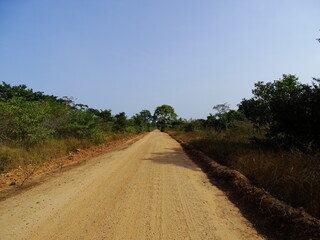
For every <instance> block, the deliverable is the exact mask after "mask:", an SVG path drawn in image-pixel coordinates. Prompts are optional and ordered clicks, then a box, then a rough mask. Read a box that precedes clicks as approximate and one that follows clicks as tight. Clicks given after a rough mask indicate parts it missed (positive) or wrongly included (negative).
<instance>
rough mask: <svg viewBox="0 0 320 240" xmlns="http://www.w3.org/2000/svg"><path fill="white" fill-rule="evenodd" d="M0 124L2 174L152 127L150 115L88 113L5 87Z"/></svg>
mask: <svg viewBox="0 0 320 240" xmlns="http://www.w3.org/2000/svg"><path fill="white" fill-rule="evenodd" d="M159 114H160V113H159ZM159 117H160V115H159ZM0 121H1V124H0V173H5V172H7V171H9V170H10V169H12V168H16V167H18V166H26V165H28V164H30V163H39V162H42V161H46V160H48V159H51V158H58V157H61V156H64V155H67V154H68V153H69V152H71V151H73V150H75V149H77V148H86V147H89V146H91V145H94V144H98V143H105V142H108V141H113V140H117V139H120V138H123V137H126V136H129V135H133V134H138V133H142V132H145V131H150V130H152V129H153V128H154V126H155V123H154V117H153V115H152V114H151V112H150V111H149V110H142V111H141V112H140V113H137V114H135V115H134V116H133V117H131V118H128V117H127V115H126V114H125V113H124V112H120V113H118V114H115V115H114V114H112V112H111V110H110V109H106V110H98V109H93V108H89V107H88V106H87V105H83V104H77V103H75V102H74V101H73V100H72V98H68V97H63V98H58V97H56V96H51V95H46V94H44V93H43V92H34V91H33V90H32V89H28V88H27V86H25V85H18V86H11V85H10V84H7V83H5V82H2V84H0Z"/></svg>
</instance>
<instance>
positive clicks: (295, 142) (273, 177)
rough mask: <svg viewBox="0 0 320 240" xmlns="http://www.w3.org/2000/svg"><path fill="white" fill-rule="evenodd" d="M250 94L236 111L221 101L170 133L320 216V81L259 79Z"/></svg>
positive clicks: (284, 78)
mask: <svg viewBox="0 0 320 240" xmlns="http://www.w3.org/2000/svg"><path fill="white" fill-rule="evenodd" d="M252 93H253V97H252V98H250V99H243V100H242V101H241V102H240V104H239V105H238V109H237V110H231V109H230V107H229V105H228V104H227V103H223V104H218V105H215V106H214V107H213V110H214V112H215V113H214V114H209V116H207V118H206V119H195V120H189V121H187V120H183V119H179V120H177V121H178V122H177V123H175V124H173V125H174V127H173V128H172V129H171V130H170V132H171V134H173V135H175V136H176V137H178V138H180V139H182V140H184V141H186V142H189V143H190V144H191V145H193V146H194V147H195V148H196V149H198V150H201V151H203V152H205V153H206V154H207V155H209V156H211V157H212V158H213V159H214V160H215V161H217V162H219V163H220V164H223V165H226V166H229V167H231V168H233V169H236V170H238V171H240V172H241V173H243V174H244V175H245V176H247V177H248V178H249V179H250V180H251V181H252V182H253V183H254V184H255V185H257V186H259V187H262V188H265V189H266V190H268V191H270V192H271V193H272V194H273V195H275V196H277V197H278V198H279V199H282V200H284V201H286V202H288V203H290V204H291V205H293V206H295V207H303V208H305V209H306V210H307V211H308V212H309V213H311V214H312V215H314V216H316V217H318V218H319V217H320V162H319V159H320V125H319V123H320V107H319V106H320V84H319V80H318V79H314V81H313V82H312V83H311V84H303V83H301V82H299V79H298V78H297V77H296V76H294V75H283V76H282V78H281V79H279V80H277V81H273V82H267V83H264V82H258V83H256V84H255V86H254V89H253V90H252Z"/></svg>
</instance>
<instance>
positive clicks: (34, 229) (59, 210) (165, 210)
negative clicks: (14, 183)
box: [0, 131, 263, 240]
mask: <svg viewBox="0 0 320 240" xmlns="http://www.w3.org/2000/svg"><path fill="white" fill-rule="evenodd" d="M0 229H1V231H0V239H41V240H42V239H121V240H127V239H139V240H142V239H165V240H168V239H183V240H186V239H195V240H202V239H208V240H209V239H210V240H214V239H217V240H218V239H221V240H225V239H230V240H240V239H246V240H250V239H255V240H257V239H263V238H262V237H261V236H259V235H258V234H257V232H256V231H255V230H254V228H252V226H251V224H250V223H249V222H247V220H245V219H244V218H243V217H242V216H241V214H240V212H239V210H238V209H237V208H236V207H235V206H234V205H233V204H232V203H231V202H229V201H228V199H227V197H226V196H225V194H224V193H223V192H221V191H220V190H219V189H217V188H216V187H214V186H212V185H211V184H210V182H208V179H207V178H206V176H205V174H204V173H203V172H202V171H201V170H200V169H199V168H198V167H197V166H196V165H195V164H194V163H193V162H192V161H191V160H190V159H189V158H188V157H187V156H186V155H185V154H184V152H183V150H182V149H181V147H180V145H179V144H178V143H177V142H176V141H175V140H173V139H171V138H170V137H169V136H168V135H167V134H165V133H161V132H159V131H154V132H152V133H150V134H148V135H146V136H145V137H144V138H142V139H140V140H139V141H137V142H135V143H134V144H133V145H131V146H130V147H128V148H126V149H123V150H118V151H113V152H109V153H105V154H102V155H100V156H97V157H94V158H92V159H90V160H88V161H87V162H86V164H84V165H81V166H79V167H76V168H73V169H71V170H68V171H64V172H61V173H57V174H55V175H54V176H53V177H51V178H50V179H48V180H47V181H45V182H44V183H42V184H40V185H37V186H35V187H33V188H32V189H29V190H28V191H24V192H22V193H20V194H18V195H15V196H13V197H10V198H8V199H6V200H3V201H1V202H0Z"/></svg>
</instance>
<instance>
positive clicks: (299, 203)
mask: <svg viewBox="0 0 320 240" xmlns="http://www.w3.org/2000/svg"><path fill="white" fill-rule="evenodd" d="M172 134H174V135H175V136H176V137H177V138H180V139H182V140H183V141H185V142H188V143H190V144H192V145H193V146H194V147H195V148H196V149H198V150H200V151H203V152H204V153H206V154H207V155H209V156H210V157H212V158H213V159H214V160H215V161H217V162H219V163H220V164H223V165H227V166H229V167H231V168H233V169H235V170H238V171H240V172H241V173H243V174H244V175H246V176H247V177H248V178H249V179H250V180H251V181H252V182H253V183H254V184H255V185H257V186H259V187H262V188H265V189H266V190H268V191H270V192H271V193H272V194H274V195H275V196H277V197H278V198H279V199H282V200H284V201H286V202H288V203H290V204H291V205H293V206H294V207H303V208H305V209H306V210H307V211H308V212H309V213H311V214H312V215H313V216H315V217H318V218H320V162H319V156H320V154H314V155H307V154H304V153H302V152H300V151H298V150H292V151H288V150H287V151H285V150H279V149H278V150H275V149H271V148H263V147H261V146H258V145H253V144H251V142H250V141H249V136H248V135H247V136H245V135H241V134H238V133H217V132H211V133H209V132H204V131H203V132H190V133H186V132H172Z"/></svg>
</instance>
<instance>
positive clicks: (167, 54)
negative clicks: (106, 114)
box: [0, 0, 320, 119]
mask: <svg viewBox="0 0 320 240" xmlns="http://www.w3.org/2000/svg"><path fill="white" fill-rule="evenodd" d="M319 12H320V1H319V0H305V1H301V0H299V1H298V0H280V1H279V0H242V1H236V0H234V1H231V0H225V1H216V0H200V1H195V0H170V1H169V0H161V1H147V0H145V1H141V0H135V1H133V0H131V1H129V0H114V1H111V0H110V1H108V0H92V1H89V0H86V1H85V0H73V1H72V0H68V1H65V0H55V1H49V0H15V1H12V0H0V81H5V82H7V83H10V84H13V85H16V84H26V85H27V86H28V87H30V88H32V89H34V90H35V91H43V92H45V93H46V94H53V95H56V96H59V97H62V96H72V97H74V98H76V99H77V100H76V102H77V103H83V104H87V105H89V106H90V107H93V108H98V109H112V111H113V113H114V114H116V113H118V112H121V111H124V112H126V113H127V115H128V116H129V117H130V116H132V115H133V114H135V113H137V112H139V111H140V110H142V109H149V110H151V111H153V110H154V109H155V108H156V107H157V106H159V105H162V104H169V105H172V106H173V107H174V108H175V109H176V112H177V113H178V115H179V116H180V117H183V118H187V119H189V118H205V117H206V116H207V115H208V114H209V113H212V112H213V110H212V107H213V106H214V105H216V104H219V103H224V102H228V103H229V104H230V105H231V106H232V107H233V108H236V105H237V104H238V103H239V102H240V101H241V99H242V98H248V97H250V96H251V90H252V88H253V86H254V83H255V82H257V81H265V82H266V81H273V80H276V79H279V78H280V77H281V76H282V74H296V75H297V76H298V77H299V78H300V80H301V81H302V82H305V83H311V78H312V77H313V76H320V44H319V43H318V42H317V41H316V40H315V39H316V38H318V37H320V32H319V29H320V14H319Z"/></svg>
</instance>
